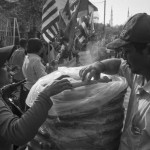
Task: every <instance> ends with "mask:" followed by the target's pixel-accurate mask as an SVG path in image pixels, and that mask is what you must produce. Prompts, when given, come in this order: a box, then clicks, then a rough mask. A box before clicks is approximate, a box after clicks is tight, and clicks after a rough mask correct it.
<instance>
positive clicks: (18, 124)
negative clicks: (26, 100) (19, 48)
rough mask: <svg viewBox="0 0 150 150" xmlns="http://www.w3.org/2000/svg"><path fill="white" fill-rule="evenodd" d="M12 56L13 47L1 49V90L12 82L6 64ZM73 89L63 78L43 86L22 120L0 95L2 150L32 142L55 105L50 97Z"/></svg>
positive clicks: (10, 149) (9, 149)
mask: <svg viewBox="0 0 150 150" xmlns="http://www.w3.org/2000/svg"><path fill="white" fill-rule="evenodd" d="M11 54H12V46H10V47H6V48H0V88H2V87H3V86H4V85H6V84H8V83H9V82H10V76H9V74H8V72H7V69H6V66H5V62H6V61H7V60H9V58H10V56H11ZM71 88H72V85H71V84H70V82H69V81H68V80H66V79H62V77H60V78H59V79H58V80H56V81H54V82H53V83H52V84H51V85H49V84H47V85H43V90H42V91H41V92H40V93H39V95H38V97H37V99H36V101H35V102H34V104H33V106H32V107H31V108H30V109H29V110H27V111H26V112H25V113H24V114H22V116H21V117H20V118H19V117H18V116H17V115H15V114H13V113H12V111H11V109H10V108H9V106H8V105H7V103H6V101H4V99H3V98H2V95H1V94H0V150H13V145H18V146H20V145H24V144H26V143H27V142H28V141H30V140H32V139H33V138H34V136H35V135H36V133H37V132H38V129H39V127H40V126H41V125H42V124H43V122H44V121H45V120H46V118H47V116H48V111H49V109H50V108H51V107H52V105H53V103H52V101H51V99H50V97H51V96H53V95H56V94H58V93H60V92H62V91H64V90H66V89H71Z"/></svg>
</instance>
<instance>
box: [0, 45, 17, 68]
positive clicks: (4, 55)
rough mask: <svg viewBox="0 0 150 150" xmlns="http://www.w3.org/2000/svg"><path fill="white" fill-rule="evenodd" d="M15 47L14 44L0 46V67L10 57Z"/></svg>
mask: <svg viewBox="0 0 150 150" xmlns="http://www.w3.org/2000/svg"><path fill="white" fill-rule="evenodd" d="M15 49H16V47H15V46H14V45H11V46H6V47H2V48H0V68H1V67H2V66H3V65H4V64H5V62H6V61H7V60H9V59H10V57H11V55H12V53H13V52H14V50H15Z"/></svg>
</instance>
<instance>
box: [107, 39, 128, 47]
mask: <svg viewBox="0 0 150 150" xmlns="http://www.w3.org/2000/svg"><path fill="white" fill-rule="evenodd" d="M129 43H130V42H127V41H124V40H122V39H116V40H114V41H113V42H110V43H109V44H107V45H106V47H107V48H108V49H114V50H115V49H118V48H120V47H123V46H125V45H127V44H129Z"/></svg>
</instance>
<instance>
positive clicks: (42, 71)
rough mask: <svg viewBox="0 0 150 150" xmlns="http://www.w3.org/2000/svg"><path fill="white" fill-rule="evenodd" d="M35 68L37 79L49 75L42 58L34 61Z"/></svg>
mask: <svg viewBox="0 0 150 150" xmlns="http://www.w3.org/2000/svg"><path fill="white" fill-rule="evenodd" d="M33 69H34V72H35V74H36V77H37V79H39V78H41V77H43V76H45V75H47V73H46V67H45V66H44V65H43V64H42V62H41V61H40V60H37V61H36V62H34V67H33Z"/></svg>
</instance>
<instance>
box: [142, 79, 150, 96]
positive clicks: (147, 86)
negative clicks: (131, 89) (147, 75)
mask: <svg viewBox="0 0 150 150" xmlns="http://www.w3.org/2000/svg"><path fill="white" fill-rule="evenodd" d="M143 90H144V91H146V92H147V93H149V94H150V81H148V82H147V83H146V84H145V85H144V87H143Z"/></svg>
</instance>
